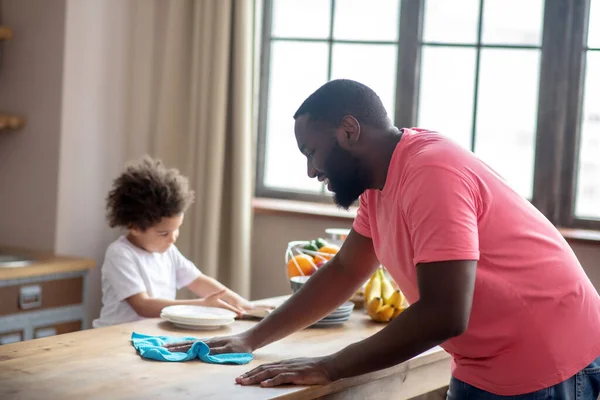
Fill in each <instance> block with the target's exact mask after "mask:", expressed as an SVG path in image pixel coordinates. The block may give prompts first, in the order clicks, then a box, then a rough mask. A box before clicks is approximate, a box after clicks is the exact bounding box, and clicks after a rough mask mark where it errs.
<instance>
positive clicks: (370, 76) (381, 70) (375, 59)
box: [331, 43, 398, 121]
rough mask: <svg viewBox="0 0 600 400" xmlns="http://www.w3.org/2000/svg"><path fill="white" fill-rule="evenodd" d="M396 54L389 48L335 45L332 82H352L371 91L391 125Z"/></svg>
mask: <svg viewBox="0 0 600 400" xmlns="http://www.w3.org/2000/svg"><path fill="white" fill-rule="evenodd" d="M397 54H398V48H397V46H395V45H391V44H390V45H378V44H345V43H344V44H342V43H334V45H333V49H332V64H331V79H342V78H343V79H352V80H355V81H358V82H360V83H362V84H364V85H367V86H368V87H370V88H371V89H373V90H374V91H375V92H376V93H377V94H378V95H379V98H380V99H381V102H382V103H383V106H384V107H385V109H386V111H387V112H388V116H389V117H390V119H391V120H392V121H393V120H394V104H395V92H396V58H397Z"/></svg>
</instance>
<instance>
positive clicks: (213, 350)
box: [162, 333, 254, 354]
mask: <svg viewBox="0 0 600 400" xmlns="http://www.w3.org/2000/svg"><path fill="white" fill-rule="evenodd" d="M197 341H202V342H204V343H206V345H207V346H208V348H209V349H210V354H224V353H252V351H253V350H254V349H252V346H251V345H250V342H249V340H248V338H247V336H246V335H245V334H244V333H239V334H237V335H231V336H221V337H216V338H210V339H198V340H197ZM195 342H196V341H194V340H188V341H184V342H178V343H171V344H167V345H164V346H162V347H164V348H166V349H167V350H169V351H170V352H180V353H186V352H187V351H188V350H189V349H190V348H191V347H192V345H193V344H194V343H195Z"/></svg>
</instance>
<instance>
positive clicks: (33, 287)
mask: <svg viewBox="0 0 600 400" xmlns="http://www.w3.org/2000/svg"><path fill="white" fill-rule="evenodd" d="M81 303H83V278H82V277H77V278H68V279H56V280H52V281H45V282H38V283H31V284H22V285H15V286H5V287H1V288H0V316H2V315H8V314H15V313H20V312H26V311H29V310H44V309H46V308H54V307H62V306H68V305H73V304H81Z"/></svg>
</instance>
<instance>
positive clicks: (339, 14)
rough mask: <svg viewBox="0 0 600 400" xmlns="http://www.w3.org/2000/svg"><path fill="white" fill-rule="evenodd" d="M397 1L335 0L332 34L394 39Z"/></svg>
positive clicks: (355, 37)
mask: <svg viewBox="0 0 600 400" xmlns="http://www.w3.org/2000/svg"><path fill="white" fill-rule="evenodd" d="M399 14H400V4H399V0H377V1H372V0H369V1H367V0H336V2H335V11H334V14H333V17H334V22H333V37H334V39H342V40H398V25H399V21H400V19H399Z"/></svg>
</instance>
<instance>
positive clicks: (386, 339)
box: [328, 302, 455, 380]
mask: <svg viewBox="0 0 600 400" xmlns="http://www.w3.org/2000/svg"><path fill="white" fill-rule="evenodd" d="M452 336H455V333H454V332H452V331H451V330H450V329H448V327H447V324H446V323H445V321H444V320H443V319H440V316H439V313H438V312H437V311H436V310H434V309H433V308H432V307H428V306H427V305H425V304H419V302H417V303H415V304H414V305H412V306H411V307H409V308H408V309H407V310H406V311H404V312H403V313H402V314H400V315H399V316H398V317H396V318H395V319H394V320H393V321H392V322H390V323H389V324H388V326H386V327H385V328H384V329H382V330H381V331H379V332H378V333H376V334H375V335H373V336H370V337H369V338H367V339H365V340H362V341H360V342H356V343H353V344H351V345H350V346H347V347H346V348H344V349H342V350H340V351H339V352H337V353H334V354H332V355H331V356H329V357H328V369H329V370H330V374H331V376H330V378H331V379H332V380H337V379H340V378H348V377H351V376H356V375H362V374H365V373H368V372H373V371H377V370H380V369H384V368H388V367H391V366H394V365H397V364H400V363H402V362H404V361H406V360H409V359H411V358H413V357H415V356H417V355H419V354H421V353H423V352H424V351H426V350H428V349H430V348H432V347H434V346H437V345H439V344H440V343H443V342H445V341H446V340H448V339H450V338H451V337H452Z"/></svg>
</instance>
